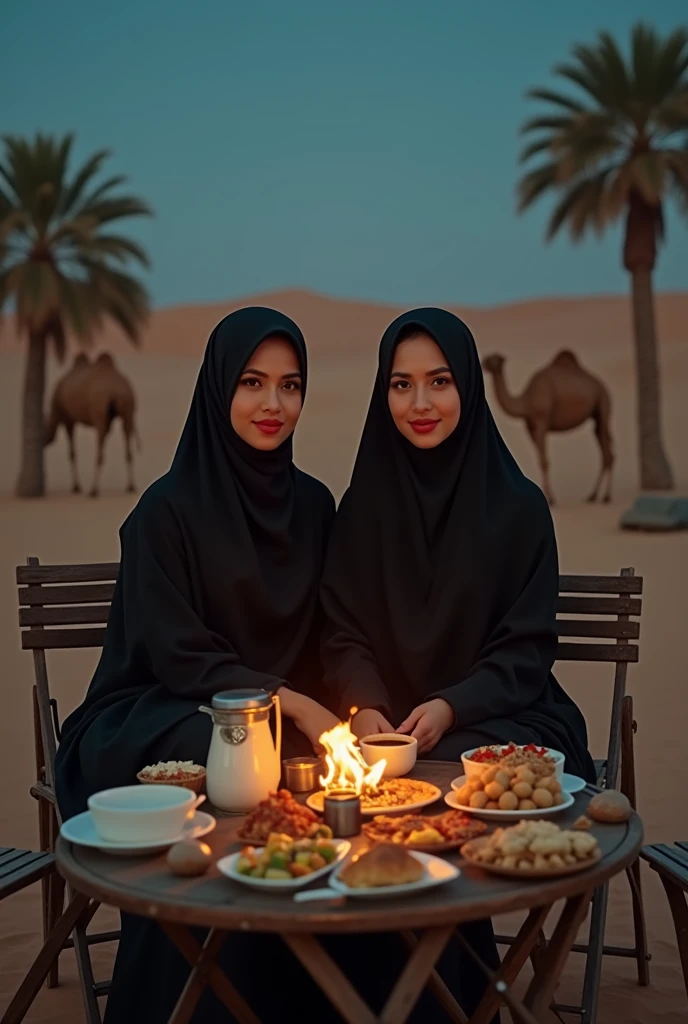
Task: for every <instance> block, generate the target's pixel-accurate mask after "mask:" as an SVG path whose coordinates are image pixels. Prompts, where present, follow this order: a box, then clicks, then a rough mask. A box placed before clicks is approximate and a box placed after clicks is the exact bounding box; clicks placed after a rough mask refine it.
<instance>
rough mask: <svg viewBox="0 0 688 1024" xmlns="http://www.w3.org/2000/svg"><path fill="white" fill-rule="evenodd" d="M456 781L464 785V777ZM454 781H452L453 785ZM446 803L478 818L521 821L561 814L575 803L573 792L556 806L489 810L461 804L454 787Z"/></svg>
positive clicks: (455, 780)
mask: <svg viewBox="0 0 688 1024" xmlns="http://www.w3.org/2000/svg"><path fill="white" fill-rule="evenodd" d="M454 782H458V783H459V787H458V788H459V789H460V788H461V786H463V783H464V779H463V777H461V778H460V779H454ZM453 785H454V783H452V786H453ZM444 801H445V803H447V804H449V806H450V807H452V808H453V809H454V810H455V811H463V812H464V813H465V814H472V815H474V817H476V818H484V819H485V821H520V820H521V818H550V817H551V816H552V815H553V814H559V811H565V810H566V808H567V807H570V806H571V805H572V804H573V803H574V799H573V796H572V794H571V793H564V802H563V803H561V804H557V806H556V807H536V808H535V810H534V811H488V810H485V809H484V808H483V809H480V810H479V809H478V808H477V807H466V805H465V804H460V803H459V801H458V800H457V799H456V792H455V791H454V789H452V791H451V793H447V795H446V796H445V798H444Z"/></svg>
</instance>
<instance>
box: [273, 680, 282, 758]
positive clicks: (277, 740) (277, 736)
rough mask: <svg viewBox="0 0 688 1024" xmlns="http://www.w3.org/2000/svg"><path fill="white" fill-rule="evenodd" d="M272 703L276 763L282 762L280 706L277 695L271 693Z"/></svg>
mask: <svg viewBox="0 0 688 1024" xmlns="http://www.w3.org/2000/svg"><path fill="white" fill-rule="evenodd" d="M272 703H273V704H274V705H275V746H276V748H277V761H278V763H279V764H281V762H282V705H281V703H280V699H279V694H278V693H273V695H272Z"/></svg>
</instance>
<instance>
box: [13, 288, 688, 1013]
mask: <svg viewBox="0 0 688 1024" xmlns="http://www.w3.org/2000/svg"><path fill="white" fill-rule="evenodd" d="M253 301H257V302H260V303H264V304H266V305H274V306H277V307H278V308H280V309H282V310H284V312H286V313H288V314H290V315H292V316H294V317H295V319H296V320H297V321H298V322H299V324H300V325H301V326H302V328H303V329H304V332H305V334H306V338H307V340H308V342H309V346H310V352H311V378H310V385H309V395H308V397H307V401H306V409H305V411H304V414H303V418H302V421H301V423H300V425H299V429H298V433H297V441H296V453H297V461H298V462H299V463H300V464H301V465H302V466H303V467H304V468H305V469H308V470H309V471H311V472H313V473H315V474H316V475H318V476H320V477H321V478H322V479H324V480H325V481H326V482H327V483H328V484H329V485H330V487H331V488H332V490H333V492H334V493H335V495H336V496H337V497H339V496H340V495H341V493H342V491H343V489H344V487H345V486H346V482H347V478H348V475H349V472H350V467H351V463H352V459H353V456H354V452H355V447H356V441H357V437H358V434H359V431H360V426H361V422H362V417H363V415H364V412H365V409H366V406H367V402H368V398H369V394H370V388H371V383H372V379H373V373H374V365H375V354H376V346H377V341H378V339H379V336H380V334H381V332H382V330H383V329H384V327H385V326H386V325H387V323H389V321H390V320H391V319H392V318H393V316H394V315H395V314H396V312H397V310H396V309H394V308H392V307H387V306H381V305H377V306H376V305H367V304H363V303H356V302H344V301H340V300H332V299H327V298H324V297H321V296H316V295H312V294H309V293H305V292H284V293H280V294H272V295H262V296H255V297H252V298H251V299H247V300H244V301H242V302H241V303H236V302H233V303H227V304H226V305H213V306H205V307H184V308H179V309H166V310H161V311H159V312H156V313H155V314H154V316H153V318H152V320H151V323H150V325H149V327H148V330H147V332H146V336H145V339H144V345H143V348H142V350H141V352H138V353H137V352H134V351H132V350H131V349H130V348H128V347H127V346H126V344H125V343H124V342H123V341H122V340H121V339H119V338H117V337H116V335H115V334H114V332H113V333H112V334H111V335H105V336H104V337H103V339H101V340H100V343H99V345H98V348H109V349H111V350H112V351H113V352H115V353H116V354H117V359H118V362H119V364H120V366H121V367H122V368H123V369H124V370H125V372H127V373H128V374H129V375H130V377H131V379H132V381H133V383H134V386H135V388H136V391H137V394H138V399H139V416H138V419H139V429H140V433H141V437H142V441H143V450H142V452H141V454H140V455H139V456H138V457H137V464H136V472H137V480H138V484H139V486H140V487H144V486H145V485H146V484H148V483H149V482H150V481H151V480H153V479H154V478H155V477H156V476H157V475H159V474H160V473H162V472H164V471H165V469H166V468H167V466H168V464H169V460H170V457H171V455H172V452H173V450H174V447H175V444H176V440H177V438H178V435H179V431H180V428H181V425H182V423H183V421H184V417H185V415H186V410H187V406H188V401H189V398H190V395H191V391H192V388H193V385H194V381H195V377H196V372H197V369H198V365H199V362H200V358H201V355H202V351H203V347H204V343H205V340H206V338H207V335H208V333H209V331H210V330H211V329H212V327H213V325H214V324H215V323H216V322H217V320H218V319H219V318H220V317H221V316H222V315H224V314H225V313H227V312H229V311H230V310H231V309H233V308H236V306H237V305H244V304H246V303H247V302H253ZM457 312H460V313H461V315H463V316H464V318H465V319H466V320H467V322H468V323H469V325H470V326H471V328H472V329H473V331H474V334H475V336H476V339H477V341H478V345H479V347H480V350H481V353H482V354H487V353H488V352H492V351H501V352H502V353H503V354H504V355H506V356H507V359H508V362H507V368H506V369H507V377H508V381H509V385H510V387H512V388H513V389H514V390H516V391H518V390H520V389H521V388H522V386H523V385H524V383H525V381H526V380H527V378H528V376H529V375H530V374H531V373H532V372H533V371H534V370H535V369H537V368H539V367H540V366H541V365H542V364H544V363H545V362H546V361H547V360H548V359H550V358H551V357H552V356H553V355H554V354H555V352H556V351H557V350H558V349H560V348H564V347H565V348H570V349H572V350H574V351H575V352H576V353H577V354H578V356H579V357H580V358H581V360H582V361H583V362H584V364H585V365H586V366H587V367H588V368H589V369H590V370H592V371H593V372H595V373H598V374H599V375H600V376H601V377H602V378H603V379H604V380H605V381H606V383H607V385H608V386H609V388H610V390H611V393H612V398H613V403H614V410H613V431H614V438H615V447H616V453H617V466H616V470H615V489H614V501H613V504H612V505H609V506H588V505H586V504H584V502H583V499H584V497H585V495H586V494H587V492H588V491H589V489H590V487H591V484H592V481H593V479H594V477H595V475H596V473H597V469H598V452H597V448H596V445H595V442H594V439H593V436H592V427H591V425H587V426H586V427H584V428H581V429H580V430H578V431H575V432H573V433H571V434H568V435H564V436H559V437H554V438H550V456H551V462H552V466H553V470H552V480H553V484H554V487H555V491H556V494H557V497H558V499H559V503H558V505H557V508H556V510H555V522H556V528H557V534H558V540H559V551H560V564H561V570H562V572H577V573H600V574H602V573H615V572H618V570H619V569H620V568H621V567H623V566H629V565H632V566H634V567H635V569H636V571H637V572H638V573H639V574H642V575H643V576H644V578H645V597H644V608H643V615H642V630H641V661H640V664H639V665H637V666H632V667H631V669H630V671H629V685H630V691H631V692H632V694H633V696H634V700H635V717H636V719H637V721H638V733H637V736H636V756H637V770H638V788H639V809H640V812H641V814H642V816H643V819H644V822H645V827H646V839H647V841H648V842H654V841H659V840H663V841H671V840H672V839H678V838H684V839H685V838H686V837H688V802H687V801H686V797H685V792H686V790H685V788H684V787H685V762H684V759H683V747H684V743H685V720H686V708H687V706H688V700H687V698H686V691H685V686H686V675H685V667H684V659H683V652H684V650H685V645H684V643H683V635H684V634H683V630H684V629H685V624H686V612H687V601H686V586H685V582H684V576H685V571H686V568H687V567H688V534H680V535H671V536H669V535H663V536H651V535H644V534H643V535H638V534H631V533H623V532H621V531H619V530H618V528H617V523H618V519H619V515H620V513H621V512H622V511H623V509H624V508H626V507H627V506H628V504H629V503H630V502H631V501H632V499H633V497H634V495H635V493H636V488H637V482H636V457H635V447H636V432H635V421H634V384H633V380H634V378H633V360H632V338H631V330H630V316H629V302H628V300H627V298H626V297H625V296H609V297H601V298H590V299H561V300H546V301H532V302H524V303H521V304H518V305H512V306H504V307H495V308H490V309H466V308H463V309H461V310H458V309H457ZM658 313H659V333H660V338H661V345H662V348H661V354H662V371H663V387H664V418H665V424H666V436H667V441H668V445H669V448H670V450H671V455H672V459H673V464H674V468H675V471H676V474H677V478H678V484H679V487H680V488H681V490H682V492H683V493H688V460H687V459H686V447H685V438H686V436H688V411H686V404H685V400H683V401H682V400H681V390H682V385H683V386H684V387H685V381H686V380H687V379H688V294H674V295H662V296H659V297H658ZM22 370H23V358H22V350H21V348H20V346H19V345H17V344H16V339H15V338H14V336H13V328H12V325H11V324H6V325H5V329H4V331H3V333H2V336H1V340H0V431H1V432H2V433H1V436H2V438H3V444H2V447H1V449H0V650H2V656H3V663H4V665H5V669H4V671H3V689H2V696H3V705H4V707H3V715H2V716H1V718H0V778H2V779H3V782H4V796H3V800H2V803H1V805H0V845H3V846H27V847H30V846H35V845H36V843H37V828H36V810H35V805H34V803H33V801H32V799H31V798H30V796H29V793H28V790H29V786H30V784H31V782H32V780H33V778H34V777H35V776H34V775H33V746H32V743H33V741H32V725H31V701H30V687H31V683H32V679H33V673H32V663H31V656H30V655H29V654H28V653H23V652H22V651H21V649H20V639H19V629H18V626H17V612H16V603H17V596H16V587H15V583H14V567H15V566H16V565H17V564H18V563H20V562H22V561H23V560H24V559H25V557H26V556H27V555H29V554H35V555H38V556H39V557H40V559H41V561H43V562H53V563H55V562H85V561H106V560H116V559H117V558H118V555H119V550H118V538H117V529H118V527H119V524H120V523H121V521H122V520H123V519H124V517H125V515H126V514H127V512H128V510H129V509H130V508H131V505H132V498H131V496H129V495H126V494H124V493H123V488H124V483H125V473H124V462H123V449H122V440H121V436H120V430H119V426H117V428H116V429H115V431H114V435H113V436H112V437H111V439H110V441H109V447H108V452H107V455H106V467H105V472H104V474H103V489H104V496H103V497H102V498H100V499H98V500H96V501H93V500H90V499H89V498H86V497H81V496H72V495H71V494H69V469H68V461H67V450H66V444H65V440H64V438H63V437H60V438H59V439H58V441H57V442H56V444H55V445H54V446H53V447H52V448H51V449H50V450H49V452H48V458H47V469H48V483H49V497H48V498H47V499H46V500H44V501H37V502H19V501H16V500H14V499H13V498H12V497H11V492H12V487H13V483H14V478H15V474H16V470H17V459H18V451H19V438H18V426H19V415H20V391H21V377H22ZM59 372H60V371H59V369H58V368H56V367H55V365H54V364H53V362H52V361H51V364H50V367H49V386H50V387H52V384H53V383H54V380H55V378H56V375H57V374H58V373H59ZM487 392H488V397H489V398H490V400H491V404H492V406H493V408H494V410H495V415H496V417H497V420H498V422H499V425H500V428H501V429H502V430H503V433H504V436H505V438H506V440H507V442H508V444H509V445H510V446H511V448H512V451H513V452H514V454H515V456H516V457H517V459H518V460H519V462H520V464H521V465H522V467H523V469H524V471H525V472H527V473H528V474H529V475H532V476H533V477H534V479H538V473H537V466H536V462H535V458H534V451H533V448H532V445H531V443H530V441H529V439H528V437H527V436H526V433H525V429H524V427H523V424H521V423H519V422H517V421H514V420H511V419H508V418H506V417H504V416H503V415H502V413H501V412H500V410H499V409H498V408H496V404H495V403H494V401H493V392H492V385H491V382H489V381H488V383H487ZM78 446H79V459H80V468H81V474H82V479H83V482H84V483H85V484H86V485H88V484H89V483H90V475H91V473H92V467H93V452H94V446H93V438H92V437H91V436H90V435H89V433H88V432H87V431H84V430H82V431H81V432H80V433H79V435H78ZM134 500H135V499H134ZM96 656H97V655H96V652H57V653H55V654H54V655H53V656H52V658H51V662H50V671H51V679H52V685H53V692H54V694H55V695H56V696H57V697H58V700H59V705H60V713H61V715H62V716H63V717H64V716H65V715H66V714H67V713H68V712H69V711H70V709H71V708H72V707H74V706H75V705H76V704H77V703H78V702H79V700H80V698H81V696H82V694H83V692H84V690H85V688H86V686H87V684H88V681H89V679H90V675H91V672H92V670H93V667H94V664H95V660H96ZM558 674H559V677H560V679H561V681H562V682H563V684H564V685H565V686H566V687H567V688H568V689H569V690H570V692H571V693H572V694H574V695H575V697H576V698H577V700H578V701H579V702H580V704H581V707H582V708H583V710H584V712H585V715H586V718H587V721H588V726H589V733H590V746H591V749H592V751H593V754H594V755H595V756H601V755H602V753H603V750H604V748H605V744H606V733H607V727H608V709H609V701H610V697H611V670H609V669H606V670H605V669H603V668H600V669H597V668H594V669H593V668H591V667H590V666H585V665H582V666H575V665H574V666H571V665H568V666H561V667H560V669H559V672H558ZM644 882H645V887H646V903H647V917H648V929H649V938H650V946H651V952H652V955H653V961H652V964H651V975H652V984H651V987H650V988H648V989H639V988H638V987H637V985H636V982H635V973H634V965H633V963H632V962H631V961H626V960H615V959H606V961H605V964H604V973H603V981H602V995H601V1003H600V1015H599V1020H600V1022H601V1024H616V1022H621V1021H623V1022H624V1024H660V1022H661V1024H679V1022H681V1021H685V1019H686V1013H687V1012H688V1007H687V1005H686V1000H685V994H684V992H683V987H682V981H681V977H680V971H679V967H678V957H677V953H676V949H675V941H674V935H673V929H672V926H671V921H670V917H669V913H668V909H667V905H666V900H665V897H664V893H663V891H662V889H661V886H660V885H659V883H658V881H657V879H656V877H655V876H654V875H653V874H652V873H651V872H649V871H644ZM105 920H106V921H107V920H109V921H111V922H112V921H113V920H114V917H113V914H112V912H105ZM630 920H631V916H630V900H629V899H628V894H627V889H626V885H625V881H623V880H619V881H618V882H617V884H615V885H614V887H613V892H612V898H611V902H610V913H609V918H608V932H607V938H608V941H609V942H611V943H622V942H626V941H627V940H628V938H629V935H630V934H631V933H630V927H629V925H630ZM503 924H504V923H503V922H500V927H502V925H503ZM39 934H40V904H39V889H38V887H33V888H32V889H31V890H29V891H27V892H24V893H21V894H19V895H17V896H15V897H13V898H12V899H10V900H8V901H6V902H5V903H3V904H2V905H1V906H0V956H1V958H2V960H1V962H2V965H3V970H2V978H1V979H0V1010H1V1009H2V1008H4V1006H5V1005H6V1003H7V1001H8V998H9V996H10V995H11V993H12V992H13V991H14V990H15V988H16V986H17V985H18V984H19V982H20V980H21V977H22V976H23V973H24V971H25V970H26V969H27V967H28V965H29V963H30V961H31V959H32V957H33V955H34V954H35V951H36V950H37V949H38V945H39ZM111 955H112V951H111V950H107V949H106V948H104V947H101V948H100V949H99V950H97V951H96V953H95V956H94V962H95V968H96V975H97V977H99V978H104V977H107V976H108V974H109V970H110V968H111ZM582 966H583V962H582V958H581V957H577V956H572V957H571V958H570V960H569V963H568V965H567V968H566V971H565V974H564V978H563V980H562V984H561V987H560V990H559V992H558V993H557V995H558V998H559V999H560V1000H561V1001H563V1002H566V1003H575V1002H577V1001H578V999H579V994H580V979H581V973H582ZM62 979H63V983H62V985H61V987H60V988H59V989H57V990H53V991H48V990H46V989H44V990H43V991H42V993H41V995H40V996H39V999H38V1000H37V1002H36V1003H35V1005H34V1008H33V1010H32V1011H31V1013H30V1015H29V1017H28V1018H27V1019H28V1020H29V1021H31V1022H39V1021H46V1022H47V1021H50V1022H52V1024H63V1022H64V1024H67V1022H71V1021H72V1020H74V1019H81V1005H80V996H79V990H78V984H77V980H76V969H75V966H74V960H73V956H72V954H70V953H66V954H64V955H63V958H62Z"/></svg>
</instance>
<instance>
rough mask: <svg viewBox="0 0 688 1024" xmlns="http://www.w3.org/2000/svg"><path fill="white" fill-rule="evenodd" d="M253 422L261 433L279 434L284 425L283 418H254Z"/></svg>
mask: <svg viewBox="0 0 688 1024" xmlns="http://www.w3.org/2000/svg"><path fill="white" fill-rule="evenodd" d="M253 423H254V425H255V426H256V427H258V429H259V430H260V432H261V434H278V433H279V432H280V430H281V429H282V427H283V426H284V424H283V423H282V421H281V420H254V421H253Z"/></svg>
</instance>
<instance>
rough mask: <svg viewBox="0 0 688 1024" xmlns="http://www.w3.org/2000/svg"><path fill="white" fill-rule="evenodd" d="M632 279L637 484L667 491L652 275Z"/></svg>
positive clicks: (669, 477) (669, 478)
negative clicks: (638, 457)
mask: <svg viewBox="0 0 688 1024" xmlns="http://www.w3.org/2000/svg"><path fill="white" fill-rule="evenodd" d="M631 280H632V282H633V333H634V341H635V360H636V390H637V402H638V413H637V415H638V428H639V437H638V443H639V454H640V483H641V487H642V489H643V490H645V491H670V490H672V489H673V487H674V477H673V473H672V471H671V466H670V465H669V460H668V458H667V455H666V451H665V449H664V441H663V439H662V424H661V416H660V409H661V395H660V385H659V365H658V360H657V331H656V326H655V305H654V295H653V292H652V272H651V271H650V270H648V269H645V268H644V267H643V268H641V267H636V268H634V270H633V271H632V274H631Z"/></svg>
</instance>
